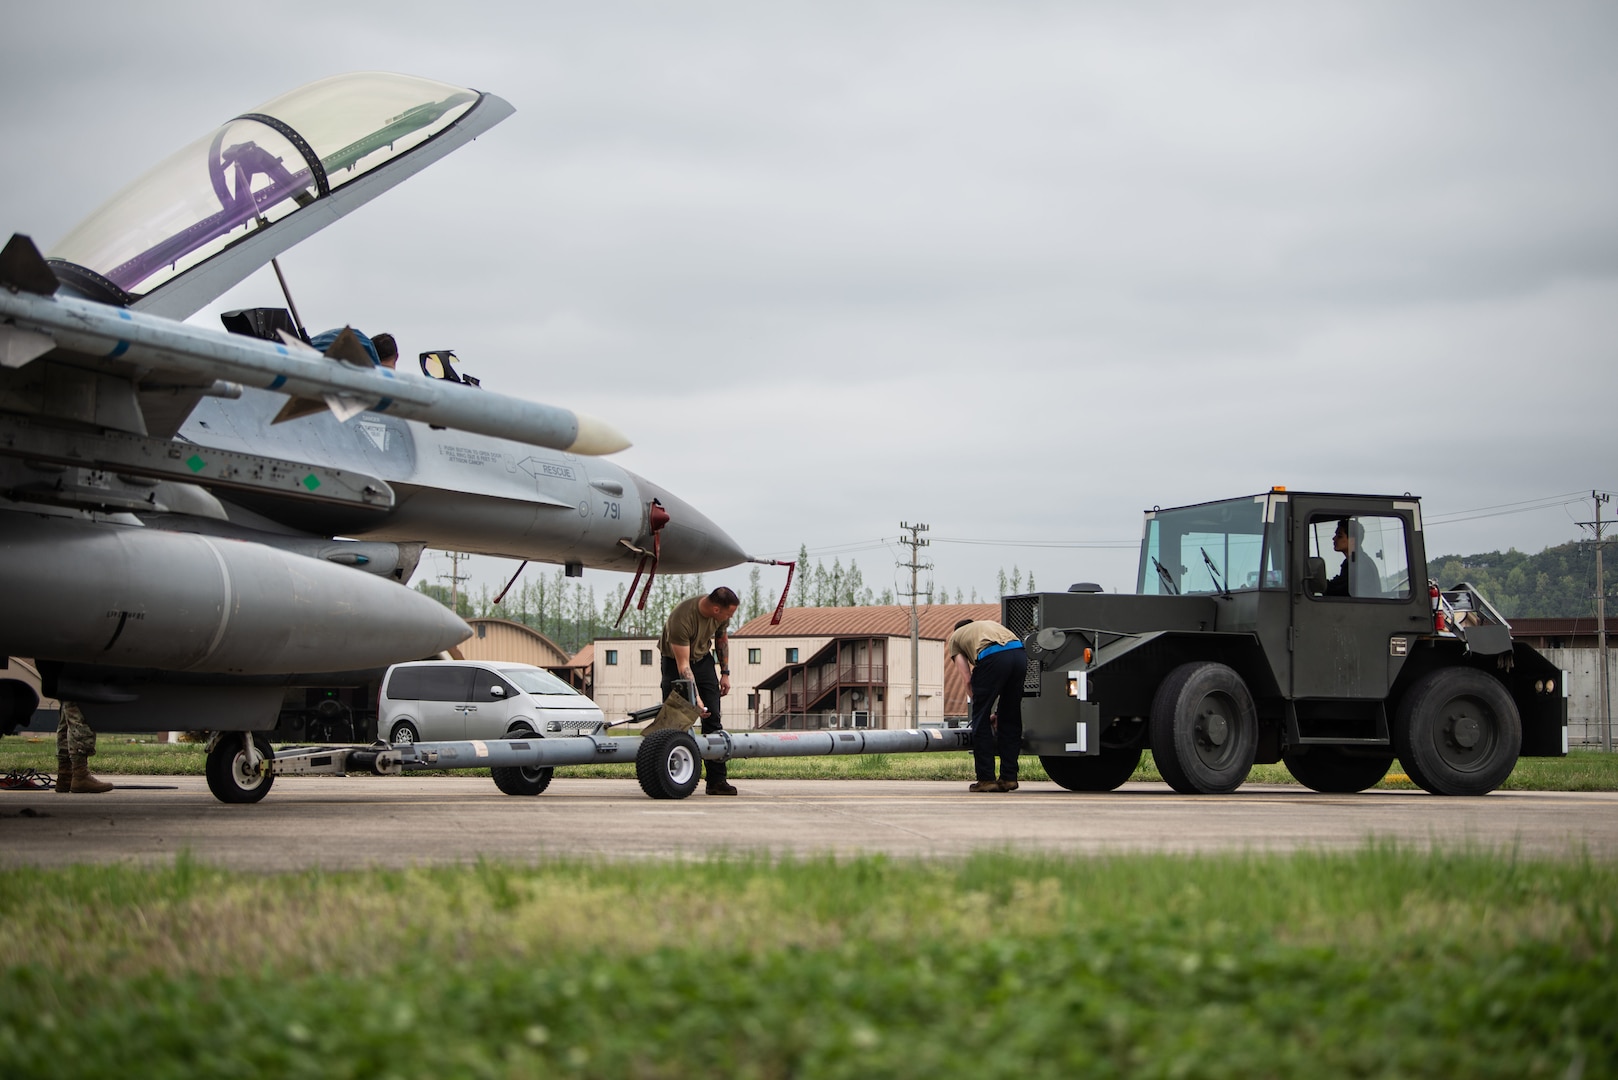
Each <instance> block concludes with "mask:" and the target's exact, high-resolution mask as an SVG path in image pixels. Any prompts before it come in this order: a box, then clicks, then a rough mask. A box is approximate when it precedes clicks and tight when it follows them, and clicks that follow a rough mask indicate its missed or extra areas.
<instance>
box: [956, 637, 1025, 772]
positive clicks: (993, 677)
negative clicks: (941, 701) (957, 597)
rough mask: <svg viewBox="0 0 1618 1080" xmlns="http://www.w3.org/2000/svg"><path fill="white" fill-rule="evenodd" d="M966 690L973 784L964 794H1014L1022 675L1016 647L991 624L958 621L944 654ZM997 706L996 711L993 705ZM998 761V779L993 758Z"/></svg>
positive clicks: (1022, 662) (1019, 747)
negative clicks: (969, 701) (969, 694)
mask: <svg viewBox="0 0 1618 1080" xmlns="http://www.w3.org/2000/svg"><path fill="white" fill-rule="evenodd" d="M951 661H953V662H954V663H955V664H956V666H958V667H959V668H960V669H961V674H962V676H964V677H965V678H966V681H967V683H968V685H970V686H971V687H972V761H973V765H974V766H975V769H976V772H977V782H976V783H975V784H973V785H972V786H971V787H969V788H967V790H968V791H976V792H991V791H1016V790H1017V755H1018V753H1019V752H1020V751H1021V750H1022V686H1023V678H1024V677H1025V676H1026V675H1027V672H1028V661H1027V659H1026V658H1025V657H1024V656H1023V647H1022V642H1021V641H1019V640H1017V635H1016V634H1013V633H1012V632H1011V631H1010V630H1007V629H1006V628H1005V627H1003V626H1001V625H1000V624H999V623H997V622H990V621H988V620H983V621H980V622H973V621H972V620H971V619H962V620H961V621H960V622H958V623H956V624H955V632H954V633H952V634H950V636H949V644H948V646H947V647H946V648H945V651H944V663H945V664H946V665H948V664H949V663H950V662H951ZM996 702H998V703H999V708H998V710H997V709H996V707H995V705H996ZM996 752H998V753H999V756H1000V779H999V780H996V779H995V778H994V759H995V754H996Z"/></svg>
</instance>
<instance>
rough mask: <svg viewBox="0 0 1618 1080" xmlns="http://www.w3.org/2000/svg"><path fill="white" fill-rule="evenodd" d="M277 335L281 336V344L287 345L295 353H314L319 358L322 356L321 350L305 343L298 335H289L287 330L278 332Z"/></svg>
mask: <svg viewBox="0 0 1618 1080" xmlns="http://www.w3.org/2000/svg"><path fill="white" fill-rule="evenodd" d="M276 333H277V334H280V335H281V344H283V345H285V346H286V347H287V348H289V349H291V350H292V351H293V352H295V353H298V352H305V353H314V354H316V355H317V356H318V355H319V354H320V350H319V349H316V348H313V347H311V346H310V345H309V344H308V343H307V342H305V341H304V340H303V339H302V338H300V337H299V336H298V335H297V334H289V333H287V332H286V331H285V330H277V331H276Z"/></svg>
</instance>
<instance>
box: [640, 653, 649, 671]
mask: <svg viewBox="0 0 1618 1080" xmlns="http://www.w3.org/2000/svg"><path fill="white" fill-rule="evenodd" d="M640 666H641V667H651V666H652V650H650V649H642V650H641V651H640Z"/></svg>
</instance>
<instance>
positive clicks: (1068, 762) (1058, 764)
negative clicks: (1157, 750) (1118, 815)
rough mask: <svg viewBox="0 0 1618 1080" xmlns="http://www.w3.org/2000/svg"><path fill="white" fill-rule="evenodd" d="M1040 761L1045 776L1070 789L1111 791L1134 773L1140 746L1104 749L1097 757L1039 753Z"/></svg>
mask: <svg viewBox="0 0 1618 1080" xmlns="http://www.w3.org/2000/svg"><path fill="white" fill-rule="evenodd" d="M1039 763H1040V764H1041V765H1043V766H1045V775H1046V776H1048V777H1050V778H1051V779H1052V780H1054V781H1056V783H1058V784H1060V785H1061V786H1062V787H1065V788H1067V789H1068V790H1069V791H1111V790H1113V789H1114V788H1116V787H1118V785H1120V784H1122V783H1124V782H1125V781H1126V780H1128V779H1129V778H1130V777H1131V776H1134V775H1135V769H1136V767H1137V766H1139V765H1140V747H1136V748H1135V749H1133V750H1107V749H1103V750H1102V751H1101V753H1100V755H1098V756H1096V757H1066V756H1057V755H1052V756H1050V757H1046V756H1045V755H1043V754H1041V755H1040V758H1039Z"/></svg>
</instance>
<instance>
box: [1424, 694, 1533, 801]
mask: <svg viewBox="0 0 1618 1080" xmlns="http://www.w3.org/2000/svg"><path fill="white" fill-rule="evenodd" d="M1393 742H1394V747H1395V749H1396V750H1397V751H1398V753H1399V761H1400V763H1401V764H1403V765H1404V768H1405V772H1406V773H1407V774H1408V775H1409V776H1410V779H1412V780H1414V781H1415V782H1416V783H1417V785H1419V786H1420V787H1421V788H1423V789H1424V790H1426V791H1430V792H1432V793H1433V794H1434V795H1487V794H1488V793H1489V792H1491V791H1493V790H1494V789H1495V788H1497V787H1499V786H1500V785H1501V784H1502V783H1504V782H1505V779H1506V777H1508V776H1510V775H1511V770H1512V769H1515V768H1516V767H1517V755H1518V753H1519V752H1520V751H1521V750H1522V717H1521V716H1519V715H1518V713H1517V705H1516V703H1515V702H1513V701H1512V700H1511V694H1510V693H1509V692H1507V690H1506V688H1505V686H1504V685H1503V684H1502V683H1501V682H1500V680H1499V679H1496V678H1494V677H1493V676H1491V675H1487V674H1485V673H1484V672H1481V671H1476V670H1474V669H1472V668H1439V669H1438V670H1437V671H1432V672H1429V673H1427V674H1426V675H1424V676H1422V677H1421V679H1420V680H1419V681H1418V682H1417V683H1416V685H1415V686H1413V687H1411V688H1410V692H1409V693H1407V694H1405V696H1404V698H1403V699H1402V700H1401V701H1400V702H1399V709H1398V713H1397V715H1396V717H1395V720H1394V728H1393Z"/></svg>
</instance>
